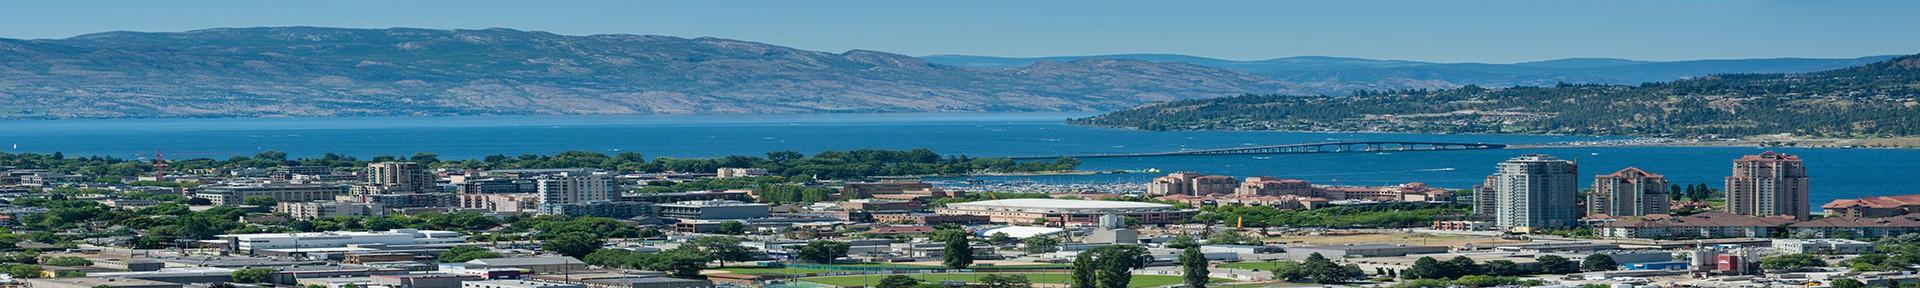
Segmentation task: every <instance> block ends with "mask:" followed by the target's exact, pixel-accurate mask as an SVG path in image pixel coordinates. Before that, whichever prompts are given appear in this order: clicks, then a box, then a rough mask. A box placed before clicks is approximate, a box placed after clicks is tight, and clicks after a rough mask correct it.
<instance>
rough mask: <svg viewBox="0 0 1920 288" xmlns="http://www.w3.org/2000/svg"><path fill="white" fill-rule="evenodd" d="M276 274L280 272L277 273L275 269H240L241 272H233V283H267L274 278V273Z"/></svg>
mask: <svg viewBox="0 0 1920 288" xmlns="http://www.w3.org/2000/svg"><path fill="white" fill-rule="evenodd" d="M275 272H279V271H276V270H273V269H265V268H246V269H240V270H233V282H240V283H267V280H268V278H270V277H272V276H273V273H275Z"/></svg>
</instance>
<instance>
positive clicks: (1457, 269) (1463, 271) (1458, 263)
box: [1446, 256, 1487, 278]
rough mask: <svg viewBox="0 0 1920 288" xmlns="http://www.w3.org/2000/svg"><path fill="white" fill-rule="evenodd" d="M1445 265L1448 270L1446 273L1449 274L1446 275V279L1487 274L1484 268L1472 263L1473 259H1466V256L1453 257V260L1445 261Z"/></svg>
mask: <svg viewBox="0 0 1920 288" xmlns="http://www.w3.org/2000/svg"><path fill="white" fill-rule="evenodd" d="M1446 264H1447V269H1448V270H1449V271H1447V272H1449V273H1447V278H1460V276H1467V275H1480V274H1486V273H1487V272H1486V268H1485V267H1481V266H1480V264H1479V263H1474V262H1473V258H1467V256H1454V257H1453V259H1447V263H1446Z"/></svg>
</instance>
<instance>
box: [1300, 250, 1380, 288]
mask: <svg viewBox="0 0 1920 288" xmlns="http://www.w3.org/2000/svg"><path fill="white" fill-rule="evenodd" d="M1300 266H1301V268H1302V269H1305V270H1306V274H1307V280H1309V281H1312V282H1313V283H1320V284H1340V283H1346V282H1347V281H1349V280H1353V279H1356V278H1360V277H1364V276H1365V275H1364V274H1365V272H1361V271H1359V267H1358V266H1355V267H1354V268H1353V269H1352V270H1349V269H1347V268H1346V267H1341V266H1340V265H1339V264H1334V263H1333V260H1330V259H1327V257H1326V256H1321V255H1320V253H1313V254H1309V255H1307V259H1306V260H1304V261H1300Z"/></svg>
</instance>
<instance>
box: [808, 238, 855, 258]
mask: <svg viewBox="0 0 1920 288" xmlns="http://www.w3.org/2000/svg"><path fill="white" fill-rule="evenodd" d="M850 248H851V246H849V245H847V243H842V242H834V241H827V240H813V241H808V242H807V245H804V246H800V248H799V249H797V250H798V251H796V253H795V254H797V256H799V257H800V259H805V260H807V261H812V262H813V263H821V264H832V263H833V259H835V258H840V257H846V256H847V250H848V249H850Z"/></svg>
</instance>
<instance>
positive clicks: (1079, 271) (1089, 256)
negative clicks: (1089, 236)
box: [1067, 251, 1100, 288]
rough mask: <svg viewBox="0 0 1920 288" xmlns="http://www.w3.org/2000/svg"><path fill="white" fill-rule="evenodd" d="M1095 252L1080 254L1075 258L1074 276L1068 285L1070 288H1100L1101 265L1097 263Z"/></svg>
mask: <svg viewBox="0 0 1920 288" xmlns="http://www.w3.org/2000/svg"><path fill="white" fill-rule="evenodd" d="M1093 254H1094V252H1093V251H1084V252H1080V254H1078V255H1074V256H1073V274H1071V275H1070V276H1071V277H1070V278H1069V279H1068V280H1070V281H1068V282H1067V283H1068V284H1067V287H1069V288H1098V287H1099V286H1100V284H1099V281H1100V277H1099V275H1098V274H1099V272H1098V271H1096V270H1099V269H1100V268H1099V265H1100V263H1096V262H1095V261H1097V260H1095V259H1094V257H1093Z"/></svg>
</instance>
